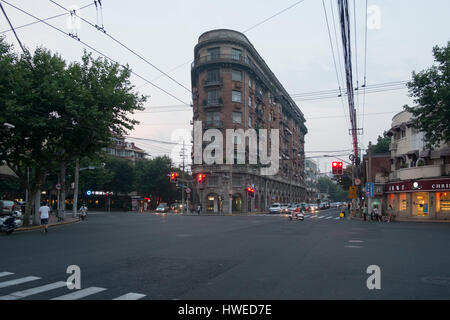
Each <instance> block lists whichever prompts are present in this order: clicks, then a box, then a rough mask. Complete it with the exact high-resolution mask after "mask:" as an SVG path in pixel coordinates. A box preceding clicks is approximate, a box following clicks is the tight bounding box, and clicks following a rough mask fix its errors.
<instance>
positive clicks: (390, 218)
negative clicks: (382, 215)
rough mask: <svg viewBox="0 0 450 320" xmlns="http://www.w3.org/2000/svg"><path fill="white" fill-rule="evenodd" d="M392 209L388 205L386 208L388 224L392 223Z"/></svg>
mask: <svg viewBox="0 0 450 320" xmlns="http://www.w3.org/2000/svg"><path fill="white" fill-rule="evenodd" d="M393 211H394V209H393V208H392V205H389V206H388V208H387V213H388V222H391V221H392V214H393Z"/></svg>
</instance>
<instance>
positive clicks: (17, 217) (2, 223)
mask: <svg viewBox="0 0 450 320" xmlns="http://www.w3.org/2000/svg"><path fill="white" fill-rule="evenodd" d="M22 224H23V223H22V213H21V212H20V211H14V212H13V213H12V214H7V215H3V216H1V217H0V232H5V233H6V234H11V233H13V231H14V229H17V228H19V227H21V226H22Z"/></svg>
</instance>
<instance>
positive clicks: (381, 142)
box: [372, 133, 391, 154]
mask: <svg viewBox="0 0 450 320" xmlns="http://www.w3.org/2000/svg"><path fill="white" fill-rule="evenodd" d="M390 143H391V138H390V137H388V136H387V135H386V134H384V133H383V137H381V136H378V138H377V143H376V144H374V145H372V154H383V153H389V145H390Z"/></svg>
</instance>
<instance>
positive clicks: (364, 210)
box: [363, 204, 367, 221]
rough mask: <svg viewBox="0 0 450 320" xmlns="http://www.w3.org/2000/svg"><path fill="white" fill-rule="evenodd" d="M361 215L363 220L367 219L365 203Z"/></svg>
mask: <svg viewBox="0 0 450 320" xmlns="http://www.w3.org/2000/svg"><path fill="white" fill-rule="evenodd" d="M363 216H364V221H367V204H365V205H364V208H363Z"/></svg>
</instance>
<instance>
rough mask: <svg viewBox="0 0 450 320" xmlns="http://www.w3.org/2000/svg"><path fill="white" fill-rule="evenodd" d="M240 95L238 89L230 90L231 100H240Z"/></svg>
mask: <svg viewBox="0 0 450 320" xmlns="http://www.w3.org/2000/svg"><path fill="white" fill-rule="evenodd" d="M241 95H242V94H241V92H240V91H236V90H233V91H232V96H231V101H233V102H242V100H241Z"/></svg>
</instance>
